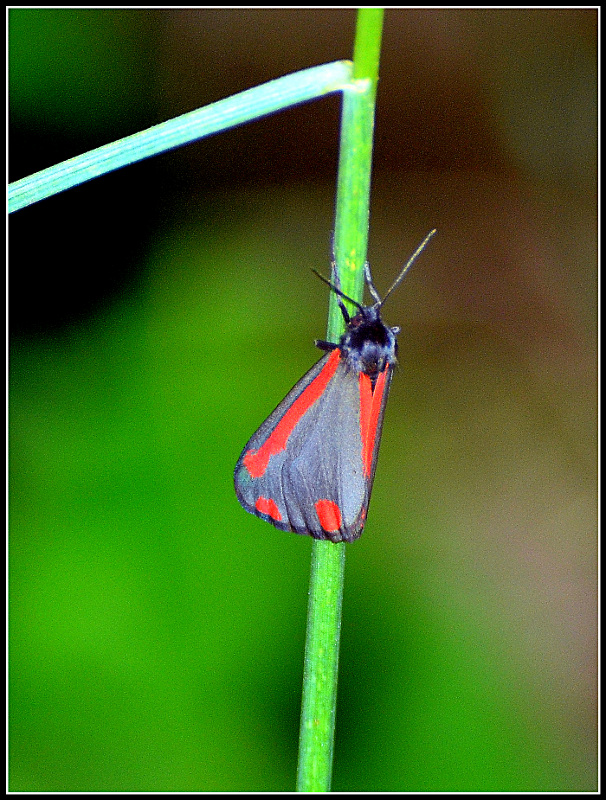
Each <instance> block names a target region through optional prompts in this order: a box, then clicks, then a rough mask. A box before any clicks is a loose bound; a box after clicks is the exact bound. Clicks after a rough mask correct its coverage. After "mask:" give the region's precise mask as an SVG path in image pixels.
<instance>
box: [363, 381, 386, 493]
mask: <svg viewBox="0 0 606 800" xmlns="http://www.w3.org/2000/svg"><path fill="white" fill-rule="evenodd" d="M386 379H387V369H384V370H383V372H380V373H379V377H378V378H377V382H376V383H375V388H374V391H373V388H372V384H371V381H370V378H369V377H368V375H366V374H365V373H363V372H361V373H360V435H361V436H362V464H363V467H364V475H365V476H366V477H367V478H369V477H370V476H371V473H372V456H373V453H374V449H375V438H376V435H377V423H378V421H379V414H380V413H381V407H382V405H383V394H384V392H385V381H386Z"/></svg>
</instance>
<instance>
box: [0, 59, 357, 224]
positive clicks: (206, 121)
mask: <svg viewBox="0 0 606 800" xmlns="http://www.w3.org/2000/svg"><path fill="white" fill-rule="evenodd" d="M351 71H352V64H351V62H350V61H333V62H332V63H330V64H321V65H320V66H318V67H310V68H309V69H303V70H300V71H299V72H294V73H292V74H291V75H284V76H283V77H282V78H277V79H276V80H273V81H269V82H268V83H263V84H261V86H255V87H254V88H252V89H247V90H246V91H244V92H240V93H239V94H235V95H233V96H232V97H227V98H225V99H224V100H218V101H217V102H216V103H211V104H210V105H208V106H204V107H203V108H198V109H196V110H195V111H190V112H189V113H188V114H182V115H181V116H180V117H175V118H174V119H170V120H168V121H167V122H162V123H160V124H159V125H154V126H153V128H148V129H147V130H145V131H140V132H139V133H134V134H133V135H132V136H126V137H124V138H123V139H118V140H117V141H115V142H110V144H106V145H103V147H97V148H96V149H95V150H89V151H88V152H87V153H83V154H82V155H80V156H75V157H74V158H70V159H68V160H67V161H62V162H61V163H60V164H55V165H54V166H52V167H49V168H48V169H44V170H42V171H41V172H36V173H35V174H34V175H28V176H27V177H26V178H22V179H21V180H18V181H14V182H13V183H11V184H10V185H9V192H8V209H9V213H10V212H12V211H18V210H19V209H20V208H24V207H25V206H28V205H31V204H32V203H36V202H38V201H39V200H43V199H44V198H45V197H50V196H52V195H54V194H58V193H59V192H63V191H65V190H66V189H69V188H71V187H72V186H77V185H79V184H81V183H85V182H86V181H89V180H91V179H92V178H97V177H99V176H100V175H104V174H105V173H107V172H111V171H112V170H115V169H119V168H120V167H124V166H126V165H127V164H134V163H135V162H136V161H141V160H143V159H144V158H149V157H150V156H153V155H157V154H158V153H164V152H166V151H167V150H171V149H172V148H174V147H179V146H180V145H183V144H187V143H188V142H193V141H195V140H196V139H201V138H203V137H204V136H210V135H211V134H212V133H218V132H219V131H224V130H227V129H228V128H233V127H234V126H235V125H240V124H242V123H244V122H250V121H252V120H254V119H259V118H260V117H263V116H265V115H267V114H271V113H273V112H275V111H280V110H282V109H285V108H288V107H290V106H292V105H296V104H297V103H303V102H305V101H307V100H312V99H313V98H315V97H322V96H324V95H325V94H329V93H330V92H336V91H342V90H343V89H344V88H345V87H346V86H348V85H349V84H350V81H351Z"/></svg>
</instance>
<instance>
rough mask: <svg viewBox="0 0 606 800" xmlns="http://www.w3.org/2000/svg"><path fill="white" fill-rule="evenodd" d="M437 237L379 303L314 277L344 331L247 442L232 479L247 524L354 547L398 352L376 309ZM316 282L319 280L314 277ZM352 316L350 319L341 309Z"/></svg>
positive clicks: (367, 499) (392, 331) (324, 347)
mask: <svg viewBox="0 0 606 800" xmlns="http://www.w3.org/2000/svg"><path fill="white" fill-rule="evenodd" d="M434 234H435V230H433V231H431V232H430V233H429V234H428V235H427V236H426V237H425V239H424V240H423V241H422V242H421V244H420V245H419V247H417V249H416V250H415V252H414V253H413V254H412V256H411V257H410V258H409V260H408V261H407V263H406V264H405V265H404V267H403V269H402V271H401V272H400V274H399V275H398V277H397V278H396V280H395V281H394V283H393V284H392V286H391V288H390V289H389V291H388V292H387V294H386V295H385V296H384V297H383V299H381V297H380V296H379V294H378V292H377V290H376V289H375V287H374V284H373V282H372V277H371V274H370V267H369V265H368V263H366V265H365V267H364V277H365V280H366V285H367V286H368V290H369V292H370V294H371V295H372V297H373V299H374V301H375V302H374V304H373V305H371V306H363V305H360V303H356V301H355V300H352V299H351V298H350V297H348V296H347V295H345V294H344V293H343V292H342V291H341V290H340V289H339V287H338V286H337V285H335V284H334V283H331V282H330V281H328V280H326V278H322V276H321V275H320V276H319V277H320V278H321V279H322V280H323V281H324V282H325V283H327V284H328V285H329V286H330V288H331V289H332V291H333V292H335V294H336V295H337V300H338V303H339V307H340V309H341V313H342V314H343V319H344V320H345V325H346V330H345V333H344V334H343V335H342V336H341V339H340V340H339V343H338V344H333V343H332V342H325V341H316V346H317V347H319V348H320V349H321V350H325V351H326V354H325V355H324V356H322V358H321V359H320V360H319V361H318V362H317V363H316V364H315V365H314V366H313V367H312V368H311V369H310V370H309V372H307V373H306V374H305V375H304V376H303V377H302V378H301V380H300V381H299V382H298V383H296V384H295V386H294V387H293V388H292V389H291V390H290V392H289V393H288V394H287V395H286V397H285V398H284V400H282V402H281V403H280V404H279V405H278V406H277V408H276V409H275V410H274V411H273V412H272V413H271V414H270V415H269V417H268V418H267V419H266V420H265V422H264V423H263V424H262V425H261V427H260V428H259V429H258V430H257V431H256V433H254V434H253V435H252V437H251V438H250V440H249V442H248V444H247V445H246V447H245V448H244V450H243V451H242V454H241V455H240V458H239V459H238V463H237V464H236V468H235V472H234V484H235V489H236V495H237V497H238V500H239V501H240V503H241V504H242V506H243V507H244V508H245V509H246V511H249V512H250V513H251V514H255V515H256V516H257V517H260V518H261V519H264V520H266V521H267V522H271V524H272V525H275V526H276V528H281V529H282V530H285V531H294V532H295V533H302V534H307V535H308V536H313V537H314V539H330V541H332V542H341V541H343V542H353V541H354V540H355V539H357V538H358V537H359V536H360V534H361V533H362V530H363V528H364V523H365V522H366V515H367V512H368V504H369V502H370V494H371V491H372V483H373V479H374V475H375V469H376V466H377V455H378V452H379V444H380V441H381V430H382V426H383V415H384V413H385V405H386V403H387V396H388V394H389V387H390V384H391V378H392V375H393V370H394V366H395V364H396V356H397V352H398V344H397V339H396V337H397V335H398V334H399V332H400V329H399V328H398V327H394V328H391V327H389V326H388V325H386V324H385V323H384V322H383V320H382V319H381V309H382V307H383V305H384V303H385V301H386V300H387V298H388V297H389V295H390V294H391V293H392V291H393V290H394V289H395V288H396V286H398V284H399V283H400V282H401V281H402V279H403V278H404V276H405V275H406V273H407V272H408V270H409V269H410V267H411V265H412V263H413V262H414V260H415V259H416V258H417V256H418V255H419V253H420V252H421V251H422V250H423V248H424V247H425V245H426V244H427V242H428V241H429V240H430V239H431V237H432V236H433V235H434ZM316 274H318V273H316ZM341 298H344V299H345V300H348V301H349V302H350V303H352V304H353V305H354V306H356V308H357V309H358V312H357V313H356V314H355V316H353V317H350V315H349V313H348V311H347V309H346V308H345V305H344V304H343V300H342V299H341Z"/></svg>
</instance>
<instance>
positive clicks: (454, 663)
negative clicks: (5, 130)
mask: <svg viewBox="0 0 606 800" xmlns="http://www.w3.org/2000/svg"><path fill="white" fill-rule="evenodd" d="M354 24H355V12H354V11H353V10H330V9H329V10H321V9H320V10H318V9H316V10H298V9H291V10H288V9H287V10H172V9H169V10H71V9H70V10H48V11H47V10H33V9H31V10H30V9H22V10H19V9H16V10H12V11H11V12H10V15H9V91H10V131H9V136H10V138H9V146H10V149H9V155H10V170H11V176H10V177H11V180H16V179H18V178H20V177H23V176H25V175H28V174H30V173H32V172H34V171H35V170H37V169H41V168H44V167H46V166H50V165H52V164H53V163H56V162H57V161H59V160H61V159H64V158H68V157H70V156H73V155H77V154H79V153H81V152H84V151H86V150H88V149H90V148H92V147H95V146H98V145H101V144H104V143H106V142H108V141H112V140H114V139H117V138H119V137H120V136H124V135H127V134H130V133H133V132H135V131H137V130H140V129H142V128H145V127H148V126H150V125H152V124H155V123H156V122H160V121H163V120H165V119H168V118H170V117H172V116H175V115H177V114H181V113H184V112H186V111H190V110H192V109H193V108H196V107H199V106H202V105H204V104H206V103H208V102H212V101H213V100H216V99H219V98H222V97H225V96H227V95H229V94H231V93H233V92H236V91H240V90H242V89H246V88H249V87H250V86H254V85H256V84H258V83H261V82H262V81H264V80H269V79H271V78H274V77H278V76H280V75H282V74H285V73H287V72H290V71H295V70H297V69H301V68H304V67H307V66H312V65H314V64H318V63H322V62H326V61H331V60H335V59H337V58H347V57H349V56H350V55H351V52H352V47H353V45H352V42H353V32H354ZM596 35H597V16H596V12H595V10H583V9H578V10H575V9H572V10H564V9H561V10H523V9H510V10H507V9H493V10H480V9H478V10H474V9H467V10H457V9H428V10H424V9H404V10H393V11H388V12H387V13H386V19H385V33H384V49H383V56H382V64H381V66H382V69H381V81H380V86H379V93H378V108H377V125H376V149H375V153H376V156H375V167H374V175H373V194H372V210H371V229H370V252H369V255H370V260H371V263H372V265H373V272H374V275H375V279H376V283H377V286H378V287H379V290H380V291H381V290H383V291H384V290H385V287H387V286H388V285H389V284H390V283H391V281H392V279H393V277H394V276H395V275H396V273H397V271H398V270H399V268H400V266H401V265H402V263H403V262H404V261H405V260H406V259H407V258H408V256H409V255H410V253H411V252H412V251H413V249H414V248H415V246H416V245H417V243H418V242H419V241H420V240H421V239H422V237H423V236H424V235H425V234H426V233H427V231H428V230H430V229H431V228H432V227H437V228H438V231H439V235H438V236H437V237H436V239H435V240H434V241H433V242H432V243H431V245H430V247H429V248H428V249H427V251H426V252H425V253H424V254H423V256H422V257H421V258H420V259H419V261H418V263H417V264H416V265H415V267H414V270H413V271H412V272H411V274H410V275H409V276H408V277H407V279H406V281H405V283H404V284H403V285H402V287H401V288H400V289H399V290H398V292H397V293H396V295H394V296H393V297H392V298H390V301H389V304H388V306H387V307H386V309H385V318H386V321H387V322H389V323H390V324H392V325H394V324H399V325H400V326H401V327H402V334H401V336H400V363H401V368H400V369H399V371H398V373H397V374H396V376H395V379H394V382H393V387H392V392H391V399H390V404H389V408H388V411H387V416H386V424H385V428H384V435H383V444H382V455H381V457H380V460H379V466H378V470H377V478H376V482H375V489H374V495H373V501H372V504H371V508H370V514H369V521H368V524H367V526H366V530H365V532H364V535H363V536H362V538H361V540H359V541H358V542H356V543H355V544H353V545H350V546H348V548H347V564H346V584H345V600H344V619H343V635H342V647H341V670H340V682H339V702H338V711H337V734H336V752H335V766H334V778H333V789H334V790H335V791H411V792H418V791H460V792H463V791H465V792H468V791H476V792H487V791H502V792H513V791H552V792H553V791H570V792H576V791H593V790H595V789H596V780H597V779H596V539H597V522H596V421H595V420H596V278H597V270H596V252H597V248H596V182H597V178H596V94H597V93H596ZM338 119H339V101H338V98H336V97H331V98H326V99H324V100H322V101H319V102H316V103H311V104H307V105H305V106H301V107H299V108H296V109H292V110H290V111H287V112H284V113H282V114H278V115H276V116H273V117H271V118H268V119H266V120H262V121H259V122H256V123H254V124H251V125H248V126H244V127H242V128H239V129H237V130H234V131H230V132H228V133H225V134H222V135H218V136H215V137H213V138H211V139H208V140H204V141H201V142H198V143H196V144H193V145H190V146H189V147H185V148H181V149H180V150H177V151H174V152H171V153H168V154H166V155H164V156H161V157H160V158H156V159H152V160H150V161H147V162H144V163H142V164H137V165H135V166H133V167H129V168H125V169H123V170H121V171H119V172H117V173H113V174H111V175H108V176H105V177H104V178H102V179H99V180H96V181H93V182H91V183H88V184H86V185H85V186H82V187H78V188H76V189H73V190H71V191H69V192H66V193H64V194H63V195H60V196H58V197H55V198H51V199H49V200H46V201H44V202H42V203H39V204H37V205H36V206H34V207H32V208H28V209H24V210H23V211H20V212H18V213H17V214H15V215H14V216H13V217H11V220H10V226H9V233H10V256H11V268H10V273H9V277H10V441H9V455H10V517H9V519H10V550H9V554H10V576H9V577H10V620H9V621H10V695H9V701H10V750H9V752H10V789H11V790H12V791H20V792H49V791H51V792H52V791H54V792H95V791H96V792H124V791H130V792H134V791H140V792H141V791H143V792H151V791H164V792H166V791H170V792H191V791H224V792H228V791H289V790H292V789H293V788H294V783H295V770H296V756H297V737H298V715H299V703H300V690H301V680H302V658H303V642H304V630H305V614H306V601H307V583H308V570H309V555H310V544H311V542H310V540H308V539H307V538H305V537H297V536H295V535H289V534H285V533H282V532H279V531H276V530H274V529H273V528H271V527H270V526H268V525H266V524H264V523H262V522H261V521H259V520H257V519H255V518H254V517H252V516H250V515H247V514H246V513H245V512H244V511H243V510H242V509H241V508H240V507H239V505H238V503H237V501H236V498H235V495H234V492H233V488H232V470H233V466H234V464H235V461H236V459H237V457H238V455H239V453H240V451H241V448H242V447H243V445H244V444H245V442H246V440H247V439H248V437H249V436H250V435H251V434H252V432H253V431H254V430H255V428H256V427H257V426H258V425H259V424H260V422H261V421H262V420H263V419H264V418H265V416H267V414H268V413H269V412H270V411H271V410H272V409H273V408H274V406H275V405H276V404H277V402H278V401H279V400H281V399H282V397H283V396H284V395H285V394H286V392H287V391H288V389H290V387H291V386H292V384H294V383H295V382H296V381H297V380H298V378H299V377H300V376H301V375H302V374H303V373H304V371H305V370H306V369H308V368H309V366H311V364H312V363H313V362H314V360H315V359H316V358H317V357H318V355H319V354H318V352H317V351H316V350H315V349H314V347H313V339H314V338H315V337H320V338H321V337H322V336H323V335H324V332H325V324H326V323H325V319H326V305H327V290H326V287H324V286H323V285H322V284H321V283H320V282H319V281H317V280H316V279H315V278H314V277H313V276H312V275H311V273H310V268H311V267H315V268H317V269H319V270H320V271H323V272H324V273H327V272H328V269H329V266H328V262H329V251H330V234H331V230H332V226H333V217H334V193H335V174H336V159H337V146H338V141H337V140H338Z"/></svg>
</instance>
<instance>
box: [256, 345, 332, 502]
mask: <svg viewBox="0 0 606 800" xmlns="http://www.w3.org/2000/svg"><path fill="white" fill-rule="evenodd" d="M340 358H341V351H340V350H339V349H338V348H337V349H335V350H333V351H332V353H331V354H330V358H329V359H328V361H327V362H326V364H325V365H324V366H323V367H322V369H321V370H320V372H319V374H318V375H316V377H315V378H314V379H313V381H312V382H311V383H310V384H309V386H307V387H306V388H305V389H304V390H303V391H302V392H301V394H300V395H299V396H298V397H297V399H296V400H295V402H294V403H293V404H292V405H291V407H290V408H289V409H288V410H287V411H286V413H285V414H284V416H283V417H282V419H281V420H280V421H279V422H278V424H277V425H276V427H275V428H274V429H273V431H272V432H271V434H270V435H269V436H268V438H267V439H266V440H265V442H264V443H263V444H262V445H261V447H260V448H259V449H258V450H249V451H248V453H246V455H245V456H244V466H245V467H246V469H247V470H248V473H249V475H250V476H251V478H260V477H261V476H262V475H264V474H265V470H266V469H267V465H268V464H269V459H270V458H271V457H272V456H275V455H276V454H277V453H280V452H282V450H284V448H285V447H286V444H287V442H288V437H289V436H290V434H291V433H292V432H293V430H294V429H295V427H296V425H297V423H298V422H299V420H300V419H301V417H302V416H303V415H304V414H305V412H306V411H307V410H308V409H309V408H310V406H312V405H313V404H314V403H315V402H316V400H317V399H318V398H319V397H320V396H321V395H322V393H323V392H324V390H325V389H326V387H327V386H328V383H329V381H330V379H331V378H332V376H333V375H334V374H335V371H336V369H337V367H338V366H339V359H340ZM264 513H269V512H264Z"/></svg>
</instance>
